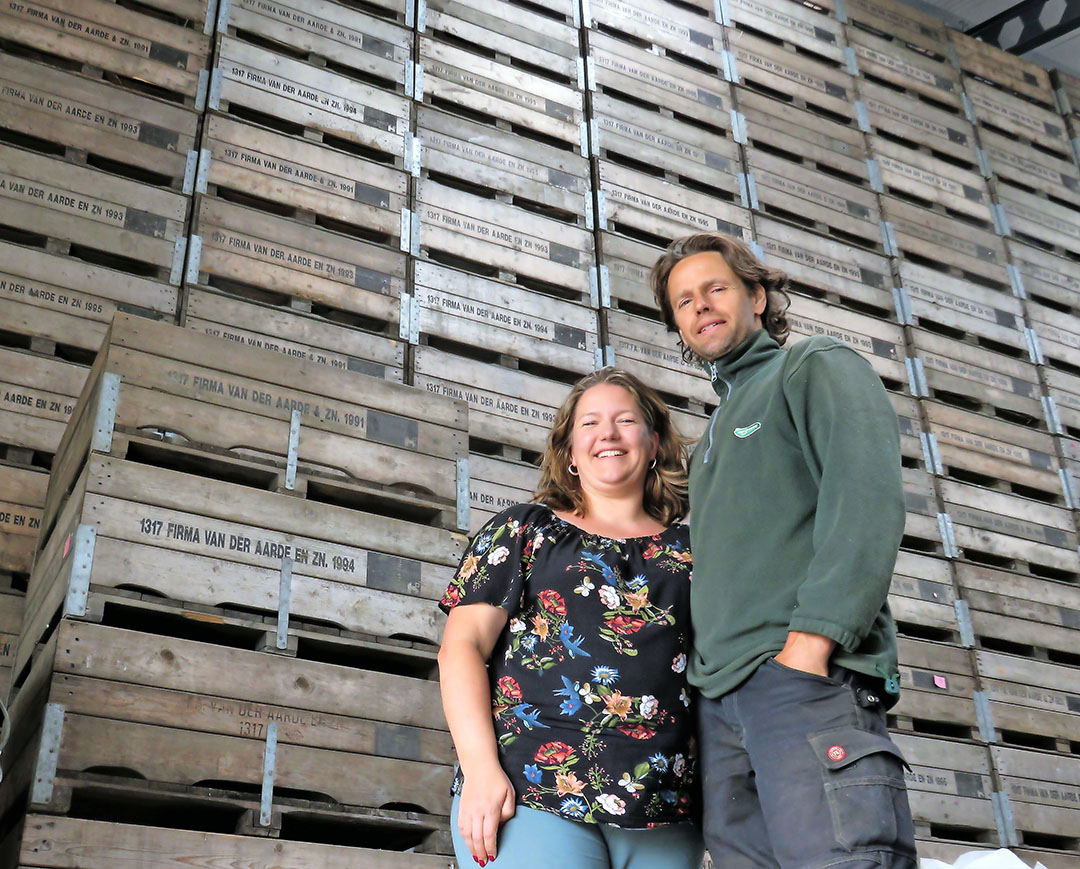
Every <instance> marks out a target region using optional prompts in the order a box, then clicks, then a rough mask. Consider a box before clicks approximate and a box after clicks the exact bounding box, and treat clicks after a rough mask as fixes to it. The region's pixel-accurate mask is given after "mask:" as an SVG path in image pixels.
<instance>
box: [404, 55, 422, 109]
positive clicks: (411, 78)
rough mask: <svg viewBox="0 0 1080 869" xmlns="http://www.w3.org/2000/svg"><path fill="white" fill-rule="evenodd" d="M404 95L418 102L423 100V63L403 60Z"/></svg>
mask: <svg viewBox="0 0 1080 869" xmlns="http://www.w3.org/2000/svg"><path fill="white" fill-rule="evenodd" d="M405 96H407V97H412V99H414V100H416V101H417V102H418V103H419V102H423V100H424V65H423V64H420V63H414V62H413V61H411V60H407V61H405Z"/></svg>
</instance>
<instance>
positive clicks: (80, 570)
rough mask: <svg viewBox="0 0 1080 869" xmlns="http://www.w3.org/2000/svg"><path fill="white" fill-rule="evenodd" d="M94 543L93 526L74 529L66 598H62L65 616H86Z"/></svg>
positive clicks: (95, 534) (95, 533)
mask: <svg viewBox="0 0 1080 869" xmlns="http://www.w3.org/2000/svg"><path fill="white" fill-rule="evenodd" d="M96 543H97V529H95V528H94V526H93V525H80V526H79V527H78V528H76V529H75V544H74V547H73V550H72V553H71V570H70V571H69V573H68V588H67V596H66V597H65V598H64V615H65V616H84V615H86V599H87V598H88V597H89V596H90V573H91V571H93V569H94V546H95V544H96Z"/></svg>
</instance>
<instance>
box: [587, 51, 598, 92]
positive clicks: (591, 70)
mask: <svg viewBox="0 0 1080 869" xmlns="http://www.w3.org/2000/svg"><path fill="white" fill-rule="evenodd" d="M585 89H586V90H590V91H594V90H596V61H595V60H593V58H591V57H586V58H585Z"/></svg>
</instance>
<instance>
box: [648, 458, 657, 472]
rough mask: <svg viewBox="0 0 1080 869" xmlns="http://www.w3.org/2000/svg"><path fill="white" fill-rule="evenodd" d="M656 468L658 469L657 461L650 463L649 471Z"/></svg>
mask: <svg viewBox="0 0 1080 869" xmlns="http://www.w3.org/2000/svg"><path fill="white" fill-rule="evenodd" d="M655 467H656V459H653V460H652V461H651V462H649V470H650V471H651V470H653V469H654V468H655Z"/></svg>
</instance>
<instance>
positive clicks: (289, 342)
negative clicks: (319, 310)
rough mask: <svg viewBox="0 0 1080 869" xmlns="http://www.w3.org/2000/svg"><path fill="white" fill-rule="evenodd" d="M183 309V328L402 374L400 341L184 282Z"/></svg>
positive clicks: (369, 371)
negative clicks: (185, 291) (186, 286)
mask: <svg viewBox="0 0 1080 869" xmlns="http://www.w3.org/2000/svg"><path fill="white" fill-rule="evenodd" d="M184 311H185V314H184V325H185V326H186V328H188V329H194V330H196V331H198V332H202V333H203V334H205V335H212V336H214V337H216V338H221V339H222V340H225V341H231V342H233V343H235V344H240V345H244V346H247V347H256V348H259V349H264V350H272V351H274V352H277V353H280V354H282V355H283V356H287V357H289V358H292V359H298V360H302V361H305V362H313V363H317V364H319V365H327V366H329V367H330V368H336V369H338V370H339V371H352V372H356V373H358V374H366V375H368V376H369V377H379V378H382V379H384V380H390V381H393V382H394V383H401V382H402V380H403V368H404V356H405V342H403V341H397V340H394V339H393V338H387V337H385V336H383V335H376V334H372V333H371V332H363V331H361V330H359V329H353V328H349V327H348V326H342V325H339V324H337V323H335V322H333V321H332V320H328V319H323V318H321V317H314V316H311V315H308V314H304V313H302V312H300V311H295V310H291V309H287V308H281V307H273V306H269V305H262V304H259V303H257V302H249V301H246V300H244V299H241V298H237V297H235V296H229V295H224V294H222V293H215V292H213V291H211V290H204V289H201V288H198V287H189V288H188V290H187V299H186V302H185V309H184Z"/></svg>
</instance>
